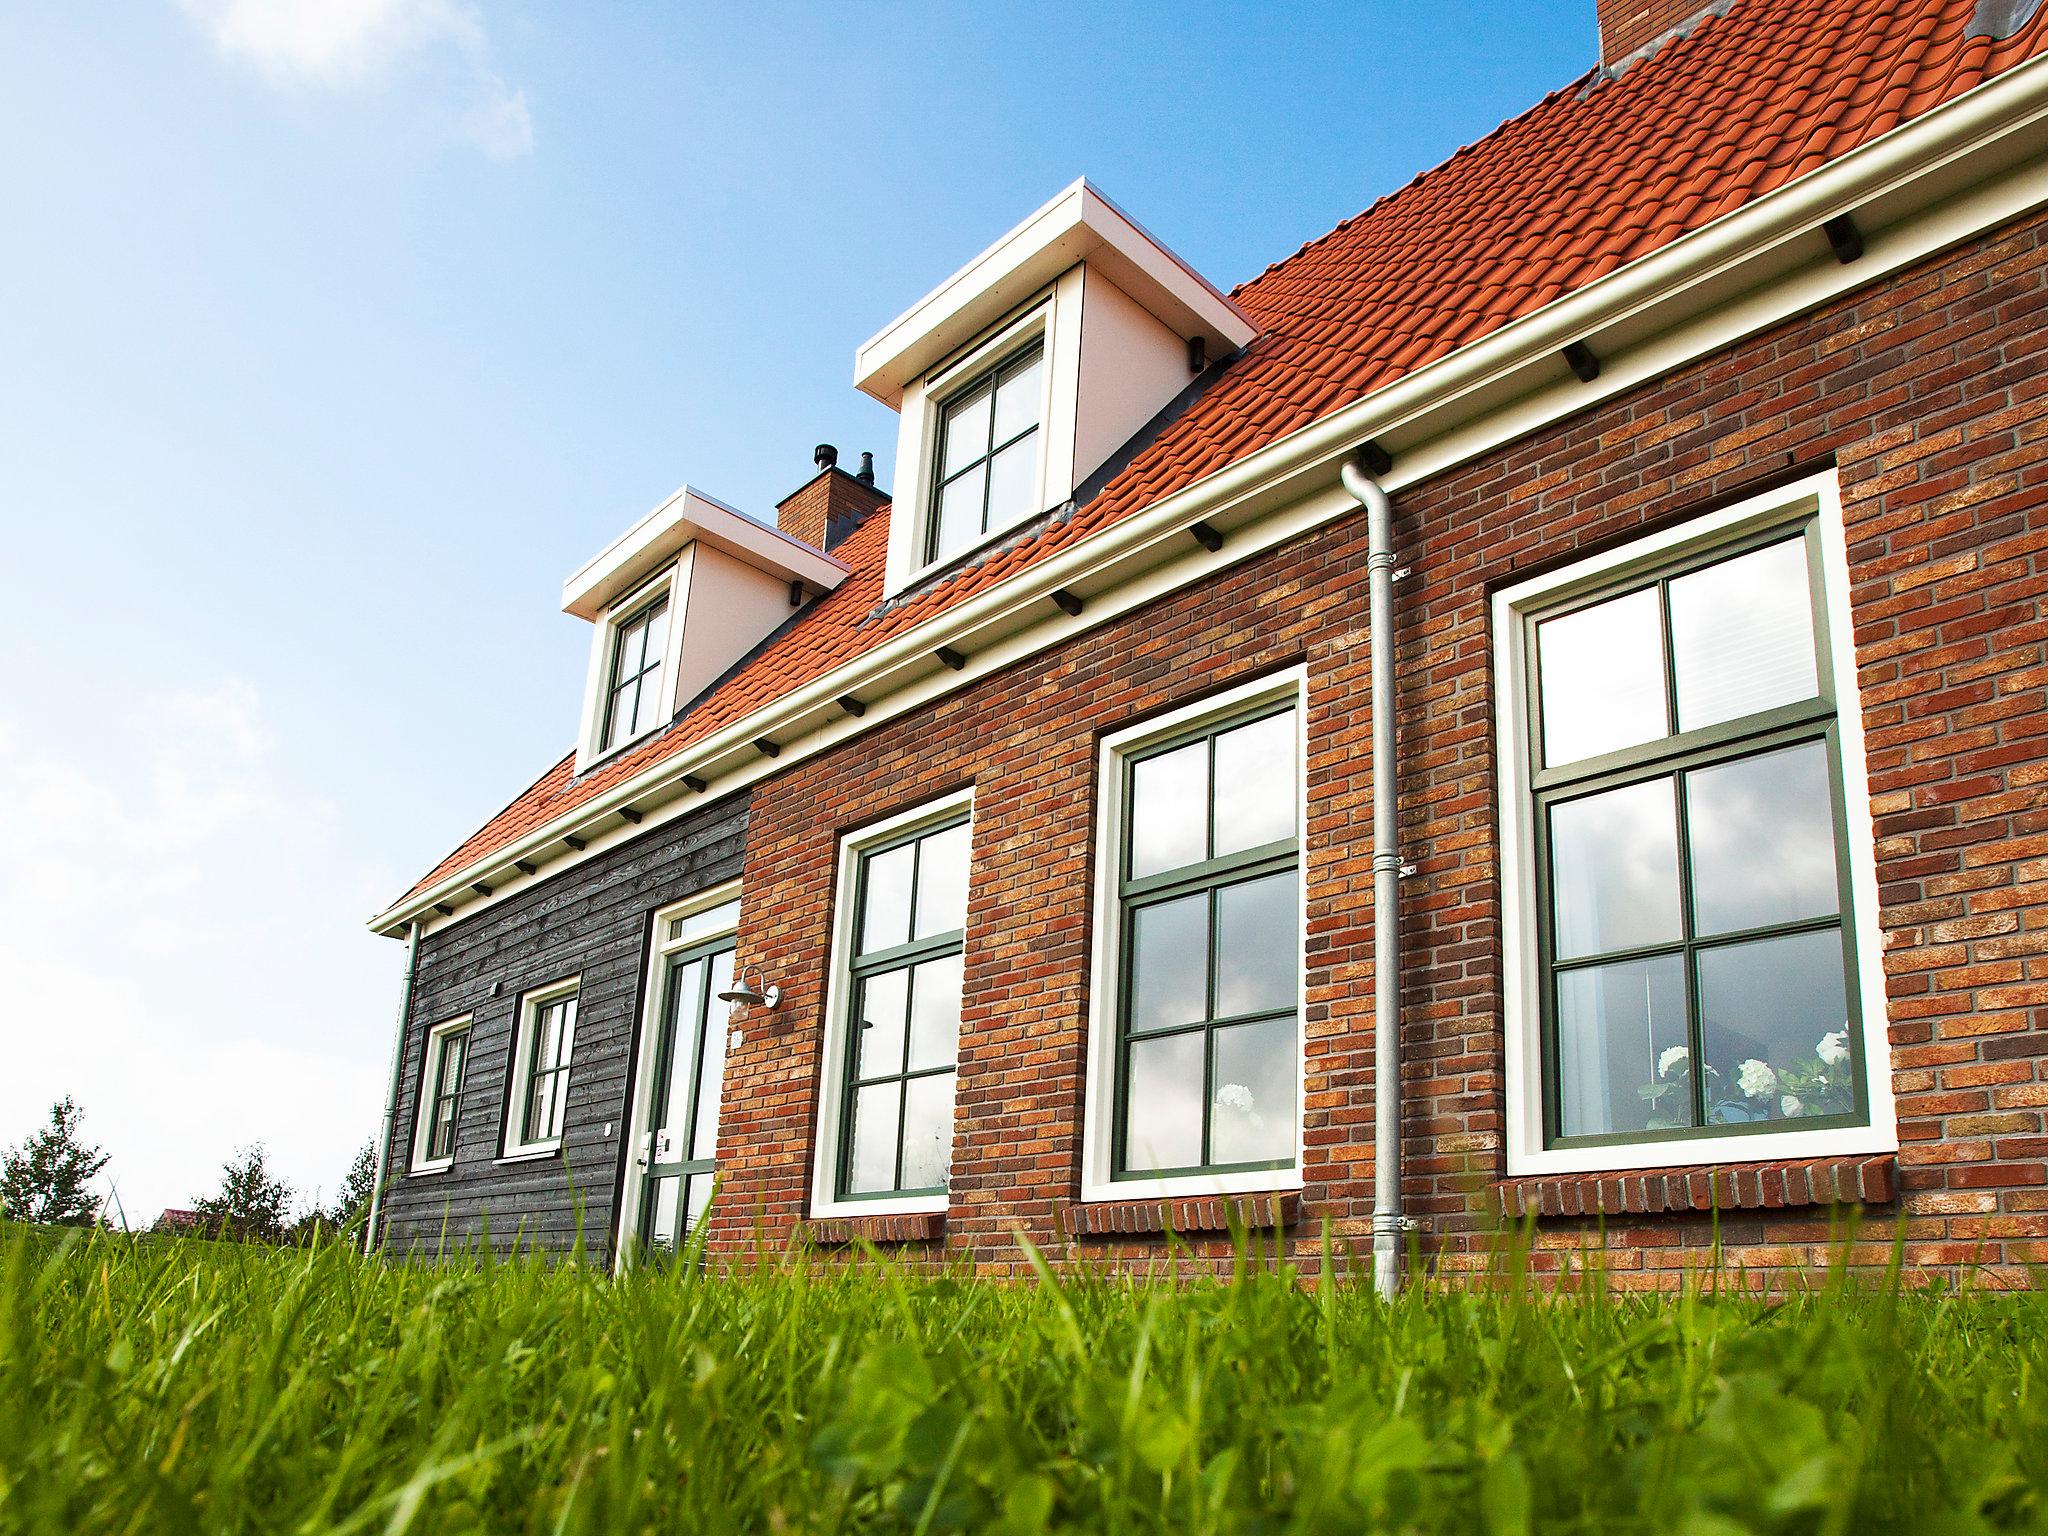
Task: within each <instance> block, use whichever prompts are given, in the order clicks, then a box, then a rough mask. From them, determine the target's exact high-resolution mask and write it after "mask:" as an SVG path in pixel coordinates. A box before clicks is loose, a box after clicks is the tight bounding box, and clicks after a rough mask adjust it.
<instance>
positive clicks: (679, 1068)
mask: <svg viewBox="0 0 2048 1536" xmlns="http://www.w3.org/2000/svg"><path fill="white" fill-rule="evenodd" d="M704 972H705V964H704V962H703V961H702V960H692V961H691V962H690V963H689V964H688V965H679V966H676V967H674V968H673V969H672V970H671V971H670V972H669V986H670V988H671V989H672V992H673V995H674V999H675V1007H674V1011H673V1012H672V1013H671V1014H670V1017H671V1018H673V1019H674V1020H675V1035H674V1037H673V1038H672V1039H671V1041H670V1043H669V1063H668V1081H667V1082H666V1083H664V1084H662V1085H661V1088H660V1097H659V1098H658V1100H657V1101H656V1103H655V1107H654V1125H653V1129H655V1130H657V1131H658V1130H663V1129H672V1130H674V1132H675V1133H676V1138H677V1140H678V1142H679V1143H680V1141H681V1138H682V1136H683V1133H684V1132H685V1131H686V1130H687V1129H688V1127H689V1124H690V1072H691V1069H692V1067H693V1066H694V1062H693V1061H692V1057H693V1056H694V1055H695V1054H696V1050H697V1021H698V1020H699V1019H700V1018H702V1017H703V1016H704V1013H703V1011H704V990H705V989H704V980H705V976H704ZM712 1009H713V1012H714V1013H715V1014H717V1015H718V1016H719V1017H720V1018H721V1019H722V1018H723V1017H724V1012H725V1010H724V1008H723V1007H722V1006H721V1005H719V1004H715V1003H714V1004H713V1005H712ZM682 1155H683V1154H681V1153H678V1154H677V1156H679V1157H680V1156H682Z"/></svg>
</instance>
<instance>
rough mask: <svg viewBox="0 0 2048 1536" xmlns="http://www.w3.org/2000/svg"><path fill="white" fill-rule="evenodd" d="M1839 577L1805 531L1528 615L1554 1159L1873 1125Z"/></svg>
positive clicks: (1773, 535) (1614, 584)
mask: <svg viewBox="0 0 2048 1536" xmlns="http://www.w3.org/2000/svg"><path fill="white" fill-rule="evenodd" d="M1821 569H1822V566H1821V557H1820V533H1819V528H1818V523H1817V520H1816V519H1815V518H1812V517H1808V518H1807V519H1806V520H1804V521H1803V522H1800V523H1797V524H1793V525H1789V526H1787V525H1780V526H1778V527H1775V528H1769V529H1766V530H1763V531H1761V532H1752V533H1750V534H1748V535H1747V536H1745V537H1743V538H1741V539H1739V540H1737V541H1735V542H1732V543H1728V544H1724V545H1722V546H1721V547H1719V548H1716V549H1713V550H1710V551H1707V552H1705V553H1695V554H1692V555H1690V556H1687V557H1685V558H1683V559H1678V560H1674V561H1671V562H1669V563H1667V564H1664V565H1662V566H1660V567H1655V568H1651V569H1647V570H1644V569H1640V568H1639V569H1638V570H1637V571H1635V572H1634V573H1632V574H1630V575H1628V576H1626V577H1623V578H1620V579H1612V578H1610V579H1608V580H1606V581H1605V582H1603V583H1602V584H1601V585H1598V586H1595V587H1592V588H1590V589H1582V590H1579V591H1576V592H1573V593H1571V594H1570V595H1569V596H1568V597H1566V598H1564V599H1562V600H1560V601H1557V602H1555V603H1553V604H1551V605H1550V606H1547V607H1537V608H1532V609H1530V610H1528V611H1525V612H1524V613H1523V614H1522V615H1521V623H1522V625H1523V626H1524V628H1523V636H1524V639H1523V655H1524V657H1525V658H1526V665H1527V668H1528V677H1527V681H1526V685H1525V686H1524V687H1523V688H1522V689H1521V690H1520V692H1521V694H1522V696H1523V697H1522V702H1521V704H1520V706H1519V707H1521V708H1524V709H1525V710H1526V711H1527V740H1528V742H1529V751H1530V764H1529V768H1528V783H1529V786H1530V790H1531V801H1532V805H1531V812H1532V814H1533V816H1534V834H1535V836H1534V844H1535V854H1536V868H1535V871H1534V873H1535V880H1536V887H1537V889H1536V893H1535V895H1536V904H1537V943H1538V952H1539V959H1540V978H1541V1000H1540V1005H1541V1022H1542V1069H1543V1072H1544V1081H1543V1096H1542V1097H1543V1115H1544V1145H1545V1146H1546V1147H1572V1146H1587V1145H1598V1144H1600V1143H1603V1142H1636V1141H1654V1140H1659V1139H1669V1138H1674V1137H1697V1136H1700V1135H1715V1136H1731V1137H1735V1136H1741V1135H1744V1134H1748V1133H1755V1132H1758V1131H1769V1130H1778V1131H1783V1130H1787V1129H1793V1128H1814V1127H1824V1126H1834V1125H1855V1124H1862V1123H1863V1122H1864V1121H1865V1120H1866V1118H1867V1113H1868V1111H1867V1105H1866V1102H1865V1098H1866V1093H1865V1085H1864V1065H1863V1045H1862V1036H1863V1030H1862V1027H1861V1025H1860V1023H1859V1016H1858V1003H1857V987H1856V981H1855V978H1856V965H1855V941H1854V929H1853V924H1852V923H1851V922H1850V921H1849V914H1850V910H1851V900H1850V883H1849V872H1848V862H1847V860H1846V858H1845V857H1844V832H1843V827H1844V820H1845V810H1844V801H1843V789H1842V782H1843V781H1842V763H1841V748H1840V742H1839V739H1838V728H1837V720H1836V710H1835V700H1834V697H1833V691H1832V669H1831V668H1830V666H1828V665H1827V664H1826V658H1827V656H1828V654H1829V652H1828V645H1827V636H1826V633H1825V622H1824V614H1825V609H1824V607H1823V605H1822V604H1821V603H1820V602H1819V601H1818V600H1817V598H1818V594H1819V593H1820V592H1821V590H1822V586H1821V582H1822V577H1821ZM1736 1155H1739V1154H1736Z"/></svg>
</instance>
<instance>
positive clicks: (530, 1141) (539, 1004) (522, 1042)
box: [505, 981, 576, 1157]
mask: <svg viewBox="0 0 2048 1536" xmlns="http://www.w3.org/2000/svg"><path fill="white" fill-rule="evenodd" d="M575 1046H576V985H575V983H574V982H573V981H572V982H562V983H558V984H556V985H555V986H552V987H549V988H547V989H546V990H544V991H541V992H533V993H529V994H527V996H526V997H525V998H524V999H523V1000H522V1001H521V1004H520V1011H519V1030H518V1035H517V1038H516V1039H515V1040H514V1041H513V1051H512V1096H511V1106H512V1108H511V1115H510V1116H509V1124H508V1129H507V1135H506V1138H505V1153H506V1155H507V1156H508V1157H516V1156H519V1155H521V1154H523V1153H529V1152H543V1151H548V1150H551V1149H553V1148H555V1147H557V1146H559V1145H561V1141H562V1131H563V1127H564V1126H565V1124H566V1123H567V1117H568V1107H569V1065H570V1061H571V1058H572V1056H573V1054H574V1052H575Z"/></svg>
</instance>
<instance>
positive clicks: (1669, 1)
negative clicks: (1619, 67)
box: [1599, 0, 1711, 64]
mask: <svg viewBox="0 0 2048 1536" xmlns="http://www.w3.org/2000/svg"><path fill="white" fill-rule="evenodd" d="M1710 3H1711V0H1600V5H1599V18H1600V61H1601V62H1602V63H1603V64H1618V63H1620V62H1621V61H1622V60H1623V59H1625V58H1627V57H1628V56H1629V55H1630V54H1632V53H1634V52H1635V51H1636V50H1637V49H1638V48H1640V47H1642V46H1643V45H1644V44H1645V43H1654V42H1655V41H1657V39H1658V38H1660V37H1662V36H1664V35H1665V34H1666V33H1668V32H1669V31H1671V29H1672V28H1674V27H1676V26H1678V25H1680V24H1681V23H1683V22H1687V21H1690V20H1691V19H1692V18H1693V17H1695V16H1697V15H1699V14H1700V12H1701V11H1704V10H1705V9H1707V7H1708V5H1709V4H1710Z"/></svg>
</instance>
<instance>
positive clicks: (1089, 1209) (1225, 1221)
mask: <svg viewBox="0 0 2048 1536" xmlns="http://www.w3.org/2000/svg"><path fill="white" fill-rule="evenodd" d="M1300 1214H1301V1196H1300V1195H1298V1194H1283V1195H1213V1196H1203V1197H1196V1198H1183V1199H1178V1200H1086V1201H1076V1202H1075V1203H1074V1204H1071V1205H1069V1206H1068V1207H1067V1208H1066V1211H1065V1214H1064V1225H1065V1228H1066V1232H1067V1236H1069V1237H1075V1238H1081V1237H1132V1236H1144V1235H1146V1234H1149V1233H1155V1232H1165V1231H1168V1230H1171V1231H1174V1232H1227V1231H1229V1230H1230V1228H1231V1226H1232V1224H1233V1223H1235V1224H1236V1225H1237V1226H1240V1227H1243V1228H1245V1229H1246V1230H1248V1231H1262V1230H1272V1229H1275V1228H1286V1227H1290V1226H1292V1225H1294V1222H1295V1220H1296V1218H1297V1217H1298V1216H1299V1215H1300Z"/></svg>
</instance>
